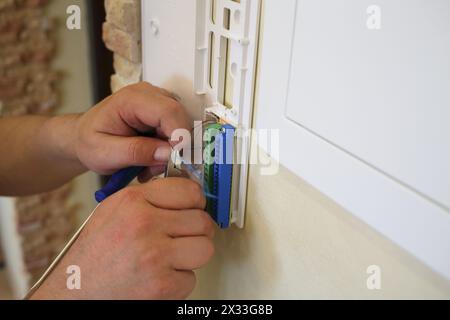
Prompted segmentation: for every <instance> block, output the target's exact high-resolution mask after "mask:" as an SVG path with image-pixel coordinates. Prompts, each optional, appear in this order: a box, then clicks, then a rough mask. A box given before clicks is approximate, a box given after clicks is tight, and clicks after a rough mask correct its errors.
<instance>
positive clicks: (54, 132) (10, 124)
mask: <svg viewBox="0 0 450 320" xmlns="http://www.w3.org/2000/svg"><path fill="white" fill-rule="evenodd" d="M77 119H78V116H75V115H74V116H63V117H53V118H48V117H39V116H27V117H16V118H6V119H0V153H1V155H2V156H1V160H0V194H1V195H5V196H21V195H29V194H34V193H40V192H46V191H50V190H52V189H55V188H57V187H59V186H61V185H63V184H64V183H66V182H68V181H70V180H71V179H73V178H74V177H76V176H77V175H79V174H81V173H83V172H84V171H86V169H85V168H84V166H83V165H82V164H81V163H80V161H79V160H78V159H77V156H76V152H75V143H76V123H77Z"/></svg>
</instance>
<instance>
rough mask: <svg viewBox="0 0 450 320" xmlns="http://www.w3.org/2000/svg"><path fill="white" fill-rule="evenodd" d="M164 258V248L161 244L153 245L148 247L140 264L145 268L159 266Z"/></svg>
mask: <svg viewBox="0 0 450 320" xmlns="http://www.w3.org/2000/svg"><path fill="white" fill-rule="evenodd" d="M163 258H164V252H163V249H162V248H160V247H159V246H153V247H152V248H150V249H148V250H147V252H146V253H145V254H143V255H142V256H141V261H140V265H141V266H142V267H143V268H144V269H145V270H147V269H149V268H157V266H158V265H160V264H161V263H162V261H163Z"/></svg>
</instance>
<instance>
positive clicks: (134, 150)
mask: <svg viewBox="0 0 450 320" xmlns="http://www.w3.org/2000/svg"><path fill="white" fill-rule="evenodd" d="M139 151H140V144H139V141H137V140H135V141H131V142H130V143H129V144H128V159H129V160H130V161H132V162H133V163H136V162H137V161H138V160H139V156H140V155H139Z"/></svg>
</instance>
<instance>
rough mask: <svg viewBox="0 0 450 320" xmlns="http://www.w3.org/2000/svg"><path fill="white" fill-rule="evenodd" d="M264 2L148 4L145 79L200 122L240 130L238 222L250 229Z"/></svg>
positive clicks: (236, 184)
mask: <svg viewBox="0 0 450 320" xmlns="http://www.w3.org/2000/svg"><path fill="white" fill-rule="evenodd" d="M260 4H261V2H260V0H240V1H234V0H172V1H160V0H143V1H142V12H143V21H142V23H143V66H144V80H145V81H148V82H151V83H153V84H155V85H158V86H161V87H164V88H165V89H168V90H171V91H173V92H175V93H176V94H177V95H179V96H180V97H181V98H182V102H183V104H184V105H185V106H186V107H187V108H188V110H189V113H190V114H191V116H192V117H193V118H194V119H197V120H204V119H205V118H206V114H207V113H212V114H214V115H215V116H216V117H217V118H219V119H220V121H221V122H225V123H228V124H231V125H233V126H234V127H235V128H236V129H237V136H238V139H237V142H236V151H237V154H238V159H237V160H238V163H239V164H241V165H235V166H234V176H233V191H232V195H233V197H232V199H231V203H232V210H231V211H232V217H231V218H232V223H234V224H236V225H237V226H238V227H240V228H242V227H243V226H244V218H245V209H246V195H247V182H248V162H249V154H250V137H249V136H248V135H247V134H246V133H245V132H244V131H245V130H247V129H251V128H252V117H253V105H254V88H255V74H256V61H257V48H258V35H259V17H260Z"/></svg>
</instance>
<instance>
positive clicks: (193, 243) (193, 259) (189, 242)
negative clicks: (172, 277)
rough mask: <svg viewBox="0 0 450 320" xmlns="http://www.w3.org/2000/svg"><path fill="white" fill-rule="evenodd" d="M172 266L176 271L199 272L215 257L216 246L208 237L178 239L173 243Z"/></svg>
mask: <svg viewBox="0 0 450 320" xmlns="http://www.w3.org/2000/svg"><path fill="white" fill-rule="evenodd" d="M171 250H172V251H171V253H172V254H171V258H170V259H171V264H172V267H173V268H174V269H175V270H181V271H190V270H197V269H199V268H201V267H203V266H204V265H206V264H207V263H208V262H209V261H210V260H211V258H212V257H213V255H214V245H213V242H212V241H211V239H209V238H207V237H191V238H176V239H173V241H172V249H171Z"/></svg>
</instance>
